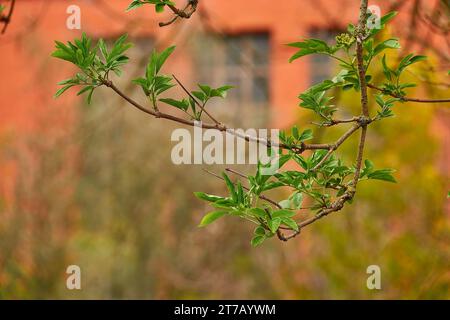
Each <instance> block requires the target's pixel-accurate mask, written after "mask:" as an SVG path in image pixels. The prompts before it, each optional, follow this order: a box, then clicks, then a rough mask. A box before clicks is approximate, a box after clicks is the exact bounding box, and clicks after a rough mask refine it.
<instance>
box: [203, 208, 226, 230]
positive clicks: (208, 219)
mask: <svg viewBox="0 0 450 320" xmlns="http://www.w3.org/2000/svg"><path fill="white" fill-rule="evenodd" d="M226 214H227V212H226V211H213V212H210V213H208V214H207V215H205V216H204V217H203V219H202V221H201V222H200V224H199V227H205V226H207V225H209V224H211V223H213V222H214V221H216V220H217V219H219V218H221V217H223V216H224V215H226Z"/></svg>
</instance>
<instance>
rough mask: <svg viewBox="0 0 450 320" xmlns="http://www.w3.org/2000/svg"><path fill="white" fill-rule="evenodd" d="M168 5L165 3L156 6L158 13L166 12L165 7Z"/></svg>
mask: <svg viewBox="0 0 450 320" xmlns="http://www.w3.org/2000/svg"><path fill="white" fill-rule="evenodd" d="M165 6H166V5H165V4H164V3H158V4H157V5H155V11H156V12H157V13H161V12H164V7H165Z"/></svg>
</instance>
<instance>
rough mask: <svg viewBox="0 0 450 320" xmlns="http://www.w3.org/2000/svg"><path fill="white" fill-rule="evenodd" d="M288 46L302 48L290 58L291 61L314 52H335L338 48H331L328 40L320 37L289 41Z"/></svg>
mask: <svg viewBox="0 0 450 320" xmlns="http://www.w3.org/2000/svg"><path fill="white" fill-rule="evenodd" d="M288 46H290V47H294V48H299V49H300V50H299V51H298V52H297V53H296V54H294V55H293V56H292V57H291V58H290V59H289V62H292V61H294V60H296V59H298V58H301V57H303V56H306V55H309V54H313V53H324V54H333V53H334V52H335V51H336V49H333V48H331V47H330V46H329V45H328V44H327V43H326V42H324V41H322V40H319V39H307V40H305V41H301V42H293V43H289V44H288Z"/></svg>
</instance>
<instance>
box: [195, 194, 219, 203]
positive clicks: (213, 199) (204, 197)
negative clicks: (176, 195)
mask: <svg viewBox="0 0 450 320" xmlns="http://www.w3.org/2000/svg"><path fill="white" fill-rule="evenodd" d="M194 195H195V196H196V197H197V198H199V199H201V200H205V201H208V202H217V201H218V200H223V199H224V198H223V197H219V196H215V195H211V194H207V193H204V192H194Z"/></svg>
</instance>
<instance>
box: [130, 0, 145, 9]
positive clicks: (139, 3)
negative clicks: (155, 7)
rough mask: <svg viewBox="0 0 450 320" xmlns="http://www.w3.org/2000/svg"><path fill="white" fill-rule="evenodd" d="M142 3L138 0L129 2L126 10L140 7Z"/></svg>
mask: <svg viewBox="0 0 450 320" xmlns="http://www.w3.org/2000/svg"><path fill="white" fill-rule="evenodd" d="M143 5H144V3H142V2H140V1H139V0H134V1H133V2H132V3H130V5H129V6H128V8H127V10H126V11H127V12H128V11H130V10H134V9H136V8H139V7H142V6H143Z"/></svg>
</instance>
